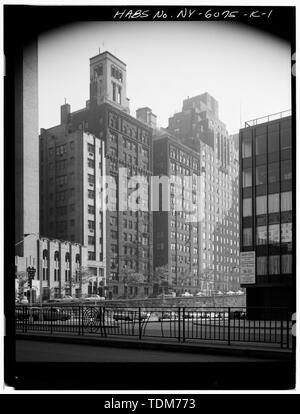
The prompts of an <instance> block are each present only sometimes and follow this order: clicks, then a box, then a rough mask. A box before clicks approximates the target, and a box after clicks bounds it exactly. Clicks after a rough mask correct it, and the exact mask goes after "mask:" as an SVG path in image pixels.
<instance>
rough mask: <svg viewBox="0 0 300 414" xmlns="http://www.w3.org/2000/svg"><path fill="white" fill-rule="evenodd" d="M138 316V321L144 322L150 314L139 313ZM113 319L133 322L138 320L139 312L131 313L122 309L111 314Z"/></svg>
mask: <svg viewBox="0 0 300 414" xmlns="http://www.w3.org/2000/svg"><path fill="white" fill-rule="evenodd" d="M140 315H141V316H140V320H145V319H147V318H148V317H149V316H150V313H149V312H143V311H141V314H140ZM113 318H114V320H115V321H121V320H123V321H134V320H138V319H139V312H138V311H137V310H134V311H132V310H127V309H126V310H125V309H124V311H116V312H115V313H114V314H113Z"/></svg>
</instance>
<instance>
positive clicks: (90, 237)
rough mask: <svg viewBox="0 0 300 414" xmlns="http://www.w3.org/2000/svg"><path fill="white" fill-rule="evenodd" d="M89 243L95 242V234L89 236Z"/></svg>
mask: <svg viewBox="0 0 300 414" xmlns="http://www.w3.org/2000/svg"><path fill="white" fill-rule="evenodd" d="M88 244H92V245H94V244H95V237H94V236H88Z"/></svg>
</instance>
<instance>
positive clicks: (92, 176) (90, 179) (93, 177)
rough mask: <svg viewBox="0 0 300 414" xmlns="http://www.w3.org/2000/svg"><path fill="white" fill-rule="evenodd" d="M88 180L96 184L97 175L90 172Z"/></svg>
mask: <svg viewBox="0 0 300 414" xmlns="http://www.w3.org/2000/svg"><path fill="white" fill-rule="evenodd" d="M88 182H89V183H90V184H94V182H95V176H94V175H92V174H88Z"/></svg>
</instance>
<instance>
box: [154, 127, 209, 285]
mask: <svg viewBox="0 0 300 414" xmlns="http://www.w3.org/2000/svg"><path fill="white" fill-rule="evenodd" d="M153 154H154V160H153V170H154V177H157V178H159V182H160V185H161V189H160V194H159V200H160V203H159V206H158V208H157V210H158V211H154V212H153V216H154V218H153V233H154V270H155V271H156V270H157V269H158V268H163V269H164V271H165V272H166V274H167V275H168V284H169V286H171V287H172V289H173V290H174V291H177V292H178V293H182V292H183V291H184V290H190V291H191V292H196V291H198V290H199V286H200V275H201V257H200V254H201V250H200V247H201V236H200V223H199V221H198V213H199V212H198V209H197V199H198V198H197V197H198V194H199V192H200V188H199V187H200V185H201V184H200V182H199V181H198V177H199V176H200V157H199V155H198V154H197V153H195V152H194V151H193V150H192V149H191V148H189V147H187V146H185V145H183V144H182V143H181V142H180V141H179V140H178V138H175V137H174V136H172V135H170V134H169V133H167V132H163V133H162V134H161V135H157V136H155V137H154V140H153ZM166 179H167V180H166ZM157 190H158V191H159V187H157ZM153 191H154V187H153ZM164 197H165V200H163V198H164Z"/></svg>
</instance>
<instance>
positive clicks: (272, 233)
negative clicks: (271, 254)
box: [269, 224, 279, 245]
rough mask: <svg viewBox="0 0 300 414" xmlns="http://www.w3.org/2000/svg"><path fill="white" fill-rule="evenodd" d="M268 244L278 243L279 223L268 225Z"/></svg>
mask: <svg viewBox="0 0 300 414" xmlns="http://www.w3.org/2000/svg"><path fill="white" fill-rule="evenodd" d="M269 244H273V245H274V244H279V224H272V225H269Z"/></svg>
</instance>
